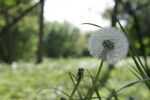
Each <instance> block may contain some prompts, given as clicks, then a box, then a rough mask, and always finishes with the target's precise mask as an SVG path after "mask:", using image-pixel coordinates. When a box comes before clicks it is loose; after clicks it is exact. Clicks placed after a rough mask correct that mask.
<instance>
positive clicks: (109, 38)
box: [88, 27, 129, 64]
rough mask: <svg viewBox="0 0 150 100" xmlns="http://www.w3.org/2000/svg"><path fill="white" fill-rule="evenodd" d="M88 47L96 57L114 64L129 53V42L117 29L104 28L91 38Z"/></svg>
mask: <svg viewBox="0 0 150 100" xmlns="http://www.w3.org/2000/svg"><path fill="white" fill-rule="evenodd" d="M88 47H89V51H90V54H91V55H93V56H94V57H97V58H101V59H103V60H105V61H106V62H107V63H108V64H113V63H115V62H117V61H119V60H121V59H122V58H123V57H125V56H126V55H127V53H128V47H129V46H128V41H127V38H126V36H125V35H124V34H123V33H122V32H119V31H117V30H116V29H115V28H113V27H111V28H102V29H99V30H97V31H95V32H94V33H92V34H91V35H90V37H89V41H88Z"/></svg>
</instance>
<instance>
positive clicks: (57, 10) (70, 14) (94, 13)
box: [44, 0, 114, 31]
mask: <svg viewBox="0 0 150 100" xmlns="http://www.w3.org/2000/svg"><path fill="white" fill-rule="evenodd" d="M113 6H114V2H113V0H46V2H45V8H44V17H45V20H46V21H50V22H53V21H58V22H64V21H68V22H70V23H72V24H73V25H75V26H77V27H79V28H80V29H81V30H83V31H86V30H94V29H96V27H95V26H89V25H81V24H82V23H94V24H97V25H100V26H102V27H106V26H109V25H110V22H109V21H108V20H106V19H104V18H102V13H103V12H104V11H105V9H106V8H111V7H113Z"/></svg>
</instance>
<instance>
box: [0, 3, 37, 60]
mask: <svg viewBox="0 0 150 100" xmlns="http://www.w3.org/2000/svg"><path fill="white" fill-rule="evenodd" d="M0 5H1V9H0V32H1V30H3V28H5V27H6V26H7V25H8V26H9V24H10V23H12V22H13V21H14V19H15V18H16V17H17V16H20V14H21V13H22V12H23V11H24V10H25V9H27V8H28V7H30V6H32V5H33V2H32V0H21V1H20V0H1V1H0ZM18 12H20V13H18ZM38 12H39V9H35V10H33V11H31V12H30V13H29V14H27V15H26V16H25V17H24V18H23V19H21V20H19V22H18V23H17V24H14V25H13V26H12V27H11V28H9V29H8V30H9V31H8V32H7V33H5V34H9V36H10V37H11V41H12V42H11V45H12V47H13V48H12V49H13V50H12V52H13V59H14V60H18V59H24V58H25V59H28V60H29V58H31V57H34V55H35V52H36V47H37V30H38V19H37V18H38V16H37V15H38ZM16 20H18V19H16ZM1 34H2V33H0V35H1ZM6 36H7V37H8V35H6ZM4 37H5V36H4V35H1V36H0V60H5V59H6V55H8V52H7V51H8V50H7V49H8V48H7V45H8V44H7V41H6V39H5V38H4Z"/></svg>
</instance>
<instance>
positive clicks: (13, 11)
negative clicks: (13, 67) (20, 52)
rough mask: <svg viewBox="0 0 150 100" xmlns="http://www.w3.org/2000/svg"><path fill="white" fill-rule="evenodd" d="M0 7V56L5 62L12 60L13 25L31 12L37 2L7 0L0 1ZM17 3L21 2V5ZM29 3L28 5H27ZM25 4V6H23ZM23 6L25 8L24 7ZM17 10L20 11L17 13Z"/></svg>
mask: <svg viewBox="0 0 150 100" xmlns="http://www.w3.org/2000/svg"><path fill="white" fill-rule="evenodd" d="M0 3H1V5H2V9H1V10H0V12H1V13H0V16H1V18H0V21H2V22H4V23H3V24H1V28H0V37H1V39H0V40H1V46H2V47H1V48H2V49H3V50H1V51H3V52H2V53H1V54H2V57H3V60H4V61H5V62H6V63H12V62H13V61H14V58H15V57H14V41H13V33H12V30H13V28H14V26H15V25H16V24H17V23H18V22H19V21H20V20H21V19H22V18H23V17H25V16H26V15H27V13H29V12H31V11H32V9H34V8H35V7H36V6H37V5H38V4H39V2H38V3H35V4H33V5H32V4H31V0H26V1H25V0H22V2H20V1H18V0H12V1H11V2H9V1H7V0H3V1H0ZM19 4H22V5H23V6H22V5H21V6H20V5H19ZM29 5H30V6H29ZM25 6H26V7H25ZM24 8H25V9H24ZM18 11H19V12H20V13H19V14H18Z"/></svg>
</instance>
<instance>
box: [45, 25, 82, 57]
mask: <svg viewBox="0 0 150 100" xmlns="http://www.w3.org/2000/svg"><path fill="white" fill-rule="evenodd" d="M47 27H49V30H47V31H48V33H47V34H46V36H45V50H46V56H48V57H69V56H77V54H78V48H77V42H78V38H79V36H80V31H79V29H78V28H76V27H74V26H73V25H71V24H69V23H68V22H64V23H63V24H60V23H58V22H53V23H50V24H48V25H47Z"/></svg>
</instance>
